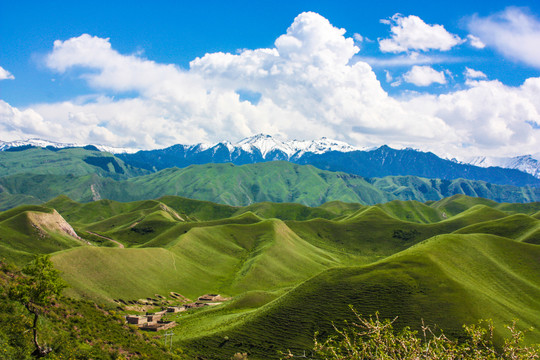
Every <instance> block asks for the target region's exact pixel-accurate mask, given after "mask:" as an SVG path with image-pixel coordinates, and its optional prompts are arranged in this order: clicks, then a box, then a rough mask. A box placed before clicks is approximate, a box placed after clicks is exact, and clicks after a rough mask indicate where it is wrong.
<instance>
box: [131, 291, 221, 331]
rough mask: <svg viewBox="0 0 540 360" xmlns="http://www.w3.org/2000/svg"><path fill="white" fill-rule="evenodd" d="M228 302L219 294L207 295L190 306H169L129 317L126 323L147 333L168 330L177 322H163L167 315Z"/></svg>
mask: <svg viewBox="0 0 540 360" xmlns="http://www.w3.org/2000/svg"><path fill="white" fill-rule="evenodd" d="M227 300H228V299H226V298H223V297H221V296H220V295H219V294H206V295H203V296H200V297H199V298H198V299H197V301H195V302H192V303H189V304H184V305H181V306H168V307H167V308H165V309H164V310H162V311H158V312H155V313H149V312H147V313H146V315H127V316H126V321H127V323H128V324H131V325H136V326H138V327H139V328H140V329H141V330H147V331H159V330H166V329H170V328H172V327H174V326H176V322H174V321H164V320H162V317H163V316H164V315H165V314H166V313H176V312H182V311H186V310H188V309H194V308H200V307H204V306H212V305H219V304H221V303H222V302H223V301H227Z"/></svg>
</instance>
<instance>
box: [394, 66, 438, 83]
mask: <svg viewBox="0 0 540 360" xmlns="http://www.w3.org/2000/svg"><path fill="white" fill-rule="evenodd" d="M403 80H405V81H406V82H408V83H410V84H414V85H416V86H429V85H431V84H433V83H437V84H446V77H445V76H444V72H443V71H437V70H435V69H433V68H432V67H430V66H418V65H415V66H413V67H412V69H411V70H409V71H408V72H406V73H405V74H403Z"/></svg>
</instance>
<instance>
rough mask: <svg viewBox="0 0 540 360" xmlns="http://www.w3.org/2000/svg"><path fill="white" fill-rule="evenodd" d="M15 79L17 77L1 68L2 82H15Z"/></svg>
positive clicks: (0, 78)
mask: <svg viewBox="0 0 540 360" xmlns="http://www.w3.org/2000/svg"><path fill="white" fill-rule="evenodd" d="M13 79H15V76H13V75H12V74H11V73H10V72H9V71H7V70H6V69H4V68H3V67H1V66H0V80H13Z"/></svg>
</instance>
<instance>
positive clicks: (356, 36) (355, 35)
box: [353, 33, 364, 43]
mask: <svg viewBox="0 0 540 360" xmlns="http://www.w3.org/2000/svg"><path fill="white" fill-rule="evenodd" d="M353 39H354V40H355V41H357V42H359V43H361V42H362V41H364V37H363V36H362V35H360V34H358V33H355V34H354V35H353Z"/></svg>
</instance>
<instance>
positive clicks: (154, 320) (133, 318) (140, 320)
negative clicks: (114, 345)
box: [126, 310, 176, 331]
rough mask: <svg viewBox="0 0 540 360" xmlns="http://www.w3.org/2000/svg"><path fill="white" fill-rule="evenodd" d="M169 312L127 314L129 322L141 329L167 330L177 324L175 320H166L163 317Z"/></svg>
mask: <svg viewBox="0 0 540 360" xmlns="http://www.w3.org/2000/svg"><path fill="white" fill-rule="evenodd" d="M166 313H167V310H163V311H158V312H156V313H146V315H127V316H126V320H127V322H128V324H131V325H136V326H138V327H139V328H140V329H141V330H148V331H158V330H166V329H170V328H172V327H174V326H176V322H174V321H164V320H162V319H161V318H162V317H163V315H165V314H166Z"/></svg>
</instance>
